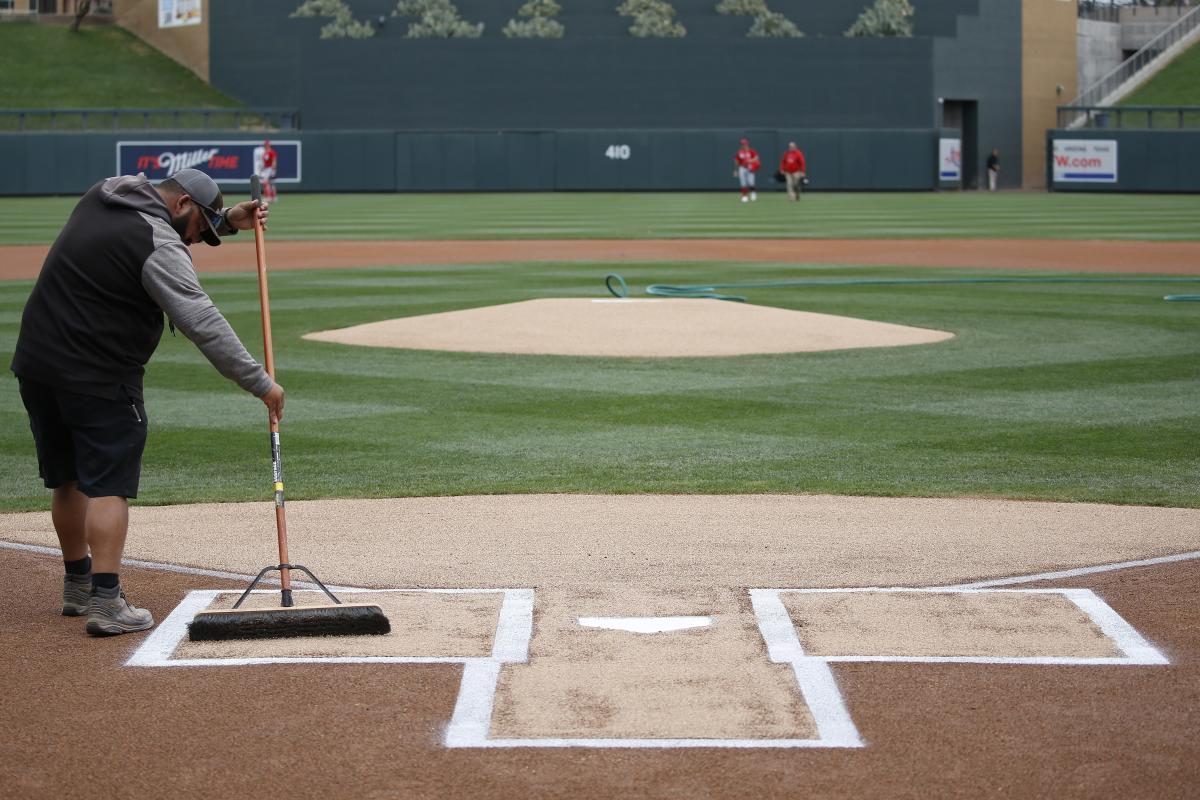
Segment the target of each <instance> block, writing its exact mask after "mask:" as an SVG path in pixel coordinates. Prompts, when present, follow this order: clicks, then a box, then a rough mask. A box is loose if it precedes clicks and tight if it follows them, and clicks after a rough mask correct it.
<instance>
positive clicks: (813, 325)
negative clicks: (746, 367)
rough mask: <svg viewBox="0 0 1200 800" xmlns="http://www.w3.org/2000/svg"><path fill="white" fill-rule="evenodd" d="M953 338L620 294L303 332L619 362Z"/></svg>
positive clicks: (326, 338) (847, 320) (369, 342)
mask: <svg viewBox="0 0 1200 800" xmlns="http://www.w3.org/2000/svg"><path fill="white" fill-rule="evenodd" d="M953 337H954V334H952V333H947V332H945V331H937V330H930V329H928V328H913V327H910V326H908V325H894V324H891V323H887V322H876V321H874V320H865V319H854V318H852V317H843V316H835V315H833V314H814V313H812V312H806V311H791V310H788V309H782V308H769V307H767V306H755V305H749V304H742V303H726V302H723V301H721V300H701V299H674V300H662V299H623V300H618V299H616V298H612V297H610V298H603V299H586V298H554V299H551V298H542V299H538V300H526V301H524V302H520V303H505V304H503V305H497V306H488V307H485V308H471V309H467V310H465V311H449V312H442V313H439V314H421V315H418V316H414V317H401V318H399V319H389V320H383V321H381V322H370V323H366V324H364V325H355V326H352V327H349V328H339V329H337V330H330V331H316V332H314V333H307V334H305V335H304V338H305V339H312V340H314V341H318V342H338V343H340V344H350V345H357V346H360V347H403V348H413V349H417V350H455V351H460V352H472V353H514V354H521V355H528V354H537V355H564V356H605V357H618V358H620V357H639V358H657V357H664V358H669V357H720V356H740V355H750V354H761V353H815V352H819V351H828V350H845V349H848V348H854V347H901V346H906V345H909V346H911V345H919V344H932V343H935V342H943V341H945V340H947V339H951V338H953Z"/></svg>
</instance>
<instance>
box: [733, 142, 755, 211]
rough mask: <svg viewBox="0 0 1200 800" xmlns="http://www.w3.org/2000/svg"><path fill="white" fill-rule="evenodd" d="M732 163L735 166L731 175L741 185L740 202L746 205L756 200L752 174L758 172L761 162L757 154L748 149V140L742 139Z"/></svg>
mask: <svg viewBox="0 0 1200 800" xmlns="http://www.w3.org/2000/svg"><path fill="white" fill-rule="evenodd" d="M733 163H734V164H736V165H737V169H736V170H734V171H733V175H734V177H735V178H737V179H738V183H739V184H741V187H742V202H743V203H748V202H750V201H752V200H757V199H758V193H757V192H756V191H754V173H756V172H758V168H759V167H761V166H762V161H761V160H759V157H758V153H757V152H755V151H754V150H753V149H752V148H751V147H750V140H749V139H742V146H741V147H740V148H739V149H738V151H737V155H735V156H734V157H733Z"/></svg>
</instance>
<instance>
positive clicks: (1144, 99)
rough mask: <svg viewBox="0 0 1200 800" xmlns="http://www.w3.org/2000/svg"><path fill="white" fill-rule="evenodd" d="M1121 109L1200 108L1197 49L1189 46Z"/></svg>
mask: <svg viewBox="0 0 1200 800" xmlns="http://www.w3.org/2000/svg"><path fill="white" fill-rule="evenodd" d="M1121 105H1132V106H1139V105H1140V106H1200V46H1196V45H1192V47H1190V48H1189V49H1188V50H1187V51H1186V52H1184V53H1183V54H1182V55H1180V56H1179V58H1176V59H1175V60H1174V61H1172V62H1171V63H1170V64H1168V65H1167V66H1166V67H1164V68H1163V70H1162V71H1161V72H1159V73H1158V74H1157V75H1155V76H1154V77H1153V78H1151V79H1150V81H1149V82H1148V83H1146V85H1145V86H1142V87H1141V88H1140V89H1138V90H1137V91H1136V92H1134V93H1133V94H1131V95H1130V96H1129V97H1126V98H1125V99H1124V100H1122V101H1121Z"/></svg>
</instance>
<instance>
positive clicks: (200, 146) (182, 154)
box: [116, 140, 300, 183]
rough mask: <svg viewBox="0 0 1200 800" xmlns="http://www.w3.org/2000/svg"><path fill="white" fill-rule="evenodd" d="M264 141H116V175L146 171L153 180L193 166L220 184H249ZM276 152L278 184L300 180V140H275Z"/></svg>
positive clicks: (275, 179) (272, 144)
mask: <svg viewBox="0 0 1200 800" xmlns="http://www.w3.org/2000/svg"><path fill="white" fill-rule="evenodd" d="M259 147H262V140H254V141H249V142H246V141H239V142H233V141H221V142H214V141H203V140H197V141H192V142H117V172H116V174H117V175H136V174H137V173H139V172H144V173H146V177H147V178H149V179H150V180H153V181H161V180H165V179H167V178H169V177H171V176H172V175H174V174H175V173H176V172H178V171H179V170H181V169H187V168H188V167H193V168H195V169H198V170H201V171H202V172H206V173H208V174H209V175H211V176H212V178H213V180H215V181H216V182H217V183H248V182H249V181H250V176H251V175H253V174H254V151H255V149H256V148H259ZM271 147H273V148H274V149H275V152H276V154H277V159H276V161H277V165H276V171H275V178H274V182H275V183H299V182H300V142H299V141H282V142H278V141H273V142H271Z"/></svg>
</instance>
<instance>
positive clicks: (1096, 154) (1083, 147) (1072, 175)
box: [1054, 139, 1117, 183]
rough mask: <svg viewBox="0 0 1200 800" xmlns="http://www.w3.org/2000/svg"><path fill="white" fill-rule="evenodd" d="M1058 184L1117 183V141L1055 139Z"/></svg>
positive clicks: (1055, 174)
mask: <svg viewBox="0 0 1200 800" xmlns="http://www.w3.org/2000/svg"><path fill="white" fill-rule="evenodd" d="M1054 182H1055V183H1116V182H1117V142H1116V140H1115V139H1055V140H1054Z"/></svg>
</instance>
